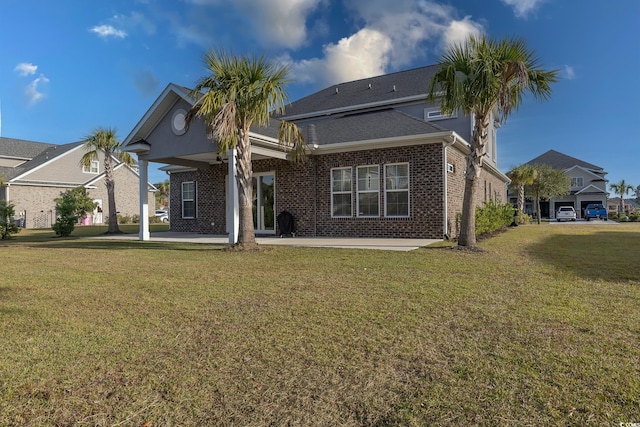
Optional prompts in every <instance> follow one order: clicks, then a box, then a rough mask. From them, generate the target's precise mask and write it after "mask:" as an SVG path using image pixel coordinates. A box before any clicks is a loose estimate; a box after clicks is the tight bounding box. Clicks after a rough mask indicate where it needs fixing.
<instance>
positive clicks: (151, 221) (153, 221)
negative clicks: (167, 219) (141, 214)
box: [149, 215, 160, 224]
mask: <svg viewBox="0 0 640 427" xmlns="http://www.w3.org/2000/svg"><path fill="white" fill-rule="evenodd" d="M158 223H160V218H159V217H157V216H155V215H151V216H150V217H149V224H158Z"/></svg>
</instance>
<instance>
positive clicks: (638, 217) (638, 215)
mask: <svg viewBox="0 0 640 427" xmlns="http://www.w3.org/2000/svg"><path fill="white" fill-rule="evenodd" d="M629 221H640V212H638V211H635V212H631V215H629Z"/></svg>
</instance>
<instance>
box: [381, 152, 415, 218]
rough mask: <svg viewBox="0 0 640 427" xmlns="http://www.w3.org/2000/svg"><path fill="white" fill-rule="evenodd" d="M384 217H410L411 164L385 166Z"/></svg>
mask: <svg viewBox="0 0 640 427" xmlns="http://www.w3.org/2000/svg"><path fill="white" fill-rule="evenodd" d="M384 200H385V205H384V215H385V216H387V217H408V216H409V163H396V164H389V165H385V166H384Z"/></svg>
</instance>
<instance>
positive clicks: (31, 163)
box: [0, 138, 82, 180]
mask: <svg viewBox="0 0 640 427" xmlns="http://www.w3.org/2000/svg"><path fill="white" fill-rule="evenodd" d="M2 139H3V140H4V139H5V138H2ZM12 141H18V142H19V144H16V145H19V146H21V149H22V151H21V152H22V153H26V152H27V149H29V148H31V149H33V150H35V149H36V148H37V147H36V146H32V145H30V144H39V145H44V146H45V147H44V150H41V151H40V153H38V154H36V155H35V156H34V157H33V158H32V159H31V160H28V161H26V162H24V163H23V164H21V165H20V166H18V167H15V168H10V167H0V173H2V176H3V177H4V179H5V180H10V179H13V178H15V177H17V176H20V175H22V174H23V173H25V172H28V171H30V170H33V169H34V168H36V167H38V166H40V165H42V164H44V163H46V162H48V161H49V160H51V159H54V158H56V157H58V156H61V155H62V154H64V153H66V152H67V151H69V150H72V149H74V148H75V147H77V146H78V145H82V142H72V143H70V144H63V145H53V144H43V143H39V142H31V141H21V140H12ZM2 142H4V141H2ZM23 143H27V144H23ZM25 147H26V148H25ZM5 155H8V156H14V157H18V156H16V155H15V154H5Z"/></svg>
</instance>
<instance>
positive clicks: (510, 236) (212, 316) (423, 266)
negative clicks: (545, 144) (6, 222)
mask: <svg viewBox="0 0 640 427" xmlns="http://www.w3.org/2000/svg"><path fill="white" fill-rule="evenodd" d="M91 232H92V231H91V229H90V228H86V229H83V230H82V233H84V234H90V233H91ZM440 246H442V245H440ZM481 246H482V247H483V248H484V249H485V251H484V252H482V253H467V252H461V251H454V250H451V249H448V248H443V247H434V248H424V249H419V250H416V251H413V252H409V253H404V252H384V251H372V250H348V249H317V248H316V249H311V248H308V249H307V248H293V247H267V248H266V249H264V250H263V251H261V252H254V253H238V252H233V251H226V250H224V248H222V247H219V246H208V245H200V244H172V243H154V242H138V241H121V242H117V241H102V240H91V239H89V240H86V239H77V238H69V239H54V238H51V233H47V232H42V231H23V232H22V233H20V234H18V235H17V236H16V238H15V239H13V240H12V241H9V242H4V241H2V242H0V253H1V254H2V274H1V275H0V425H1V426H48V425H51V426H143V425H144V426H209V425H212V426H213V425H215V426H218V425H222V426H225V425H237V426H262V425H327V426H334V425H335V426H342V425H345V426H351V425H366V426H386V425H407V426H424V425H430V426H438V425H491V426H494V425H498V426H501V425H504V426H511V425H519V426H526V425H531V426H542V425H545V426H546V425H557V426H566V425H598V426H600V425H609V426H618V425H619V423H627V422H629V423H630V422H637V423H640V224H621V225H619V226H610V225H606V226H605V225H593V226H591V225H589V226H580V227H578V226H549V225H541V226H535V225H532V226H521V227H518V228H516V229H512V230H509V231H508V232H506V233H503V234H501V235H498V236H496V237H494V238H491V239H489V240H486V241H483V242H481Z"/></svg>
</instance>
